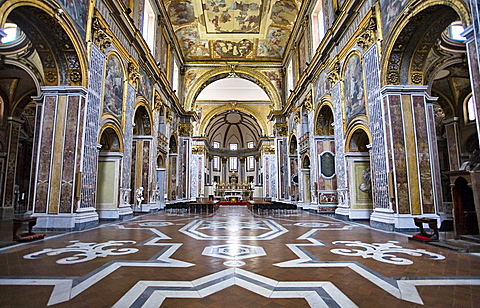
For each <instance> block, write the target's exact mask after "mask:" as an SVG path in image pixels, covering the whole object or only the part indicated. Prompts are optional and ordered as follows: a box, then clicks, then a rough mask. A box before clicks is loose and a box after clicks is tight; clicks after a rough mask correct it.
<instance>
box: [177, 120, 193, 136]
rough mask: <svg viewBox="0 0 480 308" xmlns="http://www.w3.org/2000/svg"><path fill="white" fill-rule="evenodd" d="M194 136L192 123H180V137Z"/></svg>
mask: <svg viewBox="0 0 480 308" xmlns="http://www.w3.org/2000/svg"><path fill="white" fill-rule="evenodd" d="M192 134H193V125H192V124H191V123H179V126H178V135H179V136H180V137H190V136H192Z"/></svg>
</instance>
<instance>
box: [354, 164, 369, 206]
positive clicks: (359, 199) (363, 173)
mask: <svg viewBox="0 0 480 308" xmlns="http://www.w3.org/2000/svg"><path fill="white" fill-rule="evenodd" d="M353 169H354V176H355V199H354V200H355V203H357V204H358V203H360V204H361V203H367V204H369V203H371V202H372V180H371V174H370V162H363V161H356V162H354V168H353Z"/></svg>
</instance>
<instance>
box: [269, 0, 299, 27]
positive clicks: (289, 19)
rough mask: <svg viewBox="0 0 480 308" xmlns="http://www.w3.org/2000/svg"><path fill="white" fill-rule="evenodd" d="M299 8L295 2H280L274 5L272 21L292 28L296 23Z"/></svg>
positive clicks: (281, 0) (291, 0) (287, 0)
mask: <svg viewBox="0 0 480 308" xmlns="http://www.w3.org/2000/svg"><path fill="white" fill-rule="evenodd" d="M297 14H298V8H297V4H296V2H295V1H293V0H279V1H276V2H275V3H274V4H273V7H272V15H271V16H270V19H271V20H273V22H274V23H275V24H279V25H284V26H290V25H293V24H294V23H295V19H296V18H297Z"/></svg>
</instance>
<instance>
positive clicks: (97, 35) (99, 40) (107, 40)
mask: <svg viewBox="0 0 480 308" xmlns="http://www.w3.org/2000/svg"><path fill="white" fill-rule="evenodd" d="M92 29H93V42H94V43H95V45H97V46H98V48H100V50H101V51H102V52H105V50H106V49H107V48H108V47H110V46H111V45H112V38H111V37H110V35H108V34H107V33H106V31H105V30H106V28H105V27H102V25H101V24H100V20H99V19H98V17H94V18H93V23H92Z"/></svg>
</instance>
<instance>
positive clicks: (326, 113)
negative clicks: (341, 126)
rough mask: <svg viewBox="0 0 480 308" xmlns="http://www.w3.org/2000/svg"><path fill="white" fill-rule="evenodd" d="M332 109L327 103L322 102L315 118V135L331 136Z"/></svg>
mask: <svg viewBox="0 0 480 308" xmlns="http://www.w3.org/2000/svg"><path fill="white" fill-rule="evenodd" d="M332 123H333V109H332V106H331V105H329V104H323V105H322V106H321V107H320V108H319V110H318V113H317V116H316V118H315V135H317V136H333V135H334V129H333V125H332Z"/></svg>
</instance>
